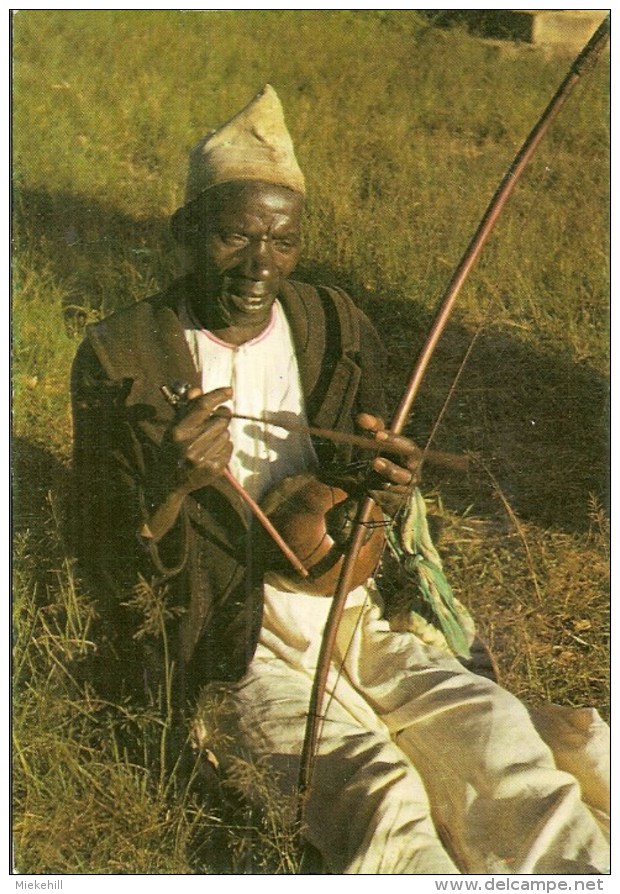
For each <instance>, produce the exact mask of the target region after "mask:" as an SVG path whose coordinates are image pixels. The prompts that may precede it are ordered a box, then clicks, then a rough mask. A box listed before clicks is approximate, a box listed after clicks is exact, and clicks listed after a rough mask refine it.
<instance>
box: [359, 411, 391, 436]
mask: <svg viewBox="0 0 620 894" xmlns="http://www.w3.org/2000/svg"><path fill="white" fill-rule="evenodd" d="M355 421H356V422H357V424H358V425H359V427H360V428H363V429H364V431H370V432H378V431H382V430H383V429H384V428H385V422H384V421H383V419H382V418H381V417H380V416H373V415H371V414H370V413H360V414H359V416H358V417H357V418H356V420H355Z"/></svg>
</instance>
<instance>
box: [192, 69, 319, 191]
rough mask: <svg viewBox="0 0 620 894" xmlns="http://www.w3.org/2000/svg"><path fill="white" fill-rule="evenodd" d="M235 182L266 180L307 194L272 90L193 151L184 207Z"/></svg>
mask: <svg viewBox="0 0 620 894" xmlns="http://www.w3.org/2000/svg"><path fill="white" fill-rule="evenodd" d="M233 180H261V181H264V182H265V183H273V184H276V185H277V186H286V187H288V188H289V189H292V190H295V192H299V193H302V194H304V193H305V181H304V176H303V174H302V172H301V170H300V168H299V165H298V163H297V159H296V158H295V150H294V148H293V141H292V140H291V136H290V134H289V132H288V130H287V128H286V124H285V121H284V112H283V111H282V105H281V103H280V100H279V99H278V95H277V93H276V91H275V90H274V89H273V87H272V86H271V85H270V84H267V85H266V86H265V87H263V89H262V90H261V91H260V93H258V94H257V95H256V96H255V97H254V98H253V99H252V100H251V101H250V102H249V103H248V104H247V106H245V108H243V109H242V110H241V111H240V112H238V113H237V114H236V115H235V116H234V117H233V118H231V119H230V121H227V122H226V124H223V125H222V126H221V127H219V128H218V129H217V130H213V131H211V132H210V133H208V134H207V136H206V137H203V139H202V140H200V142H199V143H198V144H197V145H196V146H194V148H193V149H192V151H191V153H190V158H189V173H188V177H187V187H186V191H185V202H186V204H189V203H190V202H192V201H193V200H194V199H196V198H198V196H199V195H201V194H202V193H203V192H204V191H205V190H207V189H210V188H211V187H212V186H217V185H218V184H220V183H229V182H230V181H233Z"/></svg>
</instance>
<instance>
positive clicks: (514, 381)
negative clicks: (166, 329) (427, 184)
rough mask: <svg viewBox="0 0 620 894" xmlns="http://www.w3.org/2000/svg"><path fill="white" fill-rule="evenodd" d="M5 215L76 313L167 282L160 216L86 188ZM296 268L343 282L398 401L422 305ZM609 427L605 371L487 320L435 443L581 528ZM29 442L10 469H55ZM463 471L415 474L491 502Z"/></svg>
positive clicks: (433, 368) (28, 198) (603, 473)
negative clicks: (372, 327)
mask: <svg viewBox="0 0 620 894" xmlns="http://www.w3.org/2000/svg"><path fill="white" fill-rule="evenodd" d="M16 223H17V227H18V230H19V232H20V234H21V235H22V236H23V237H24V238H23V243H24V246H28V248H29V250H31V251H32V253H33V257H35V256H39V255H40V254H41V253H42V254H43V255H44V256H45V258H46V259H47V261H48V263H49V264H50V265H51V268H52V270H53V273H54V276H55V277H57V279H58V281H59V282H60V283H61V284H63V286H64V285H68V288H67V290H66V293H67V294H71V295H72V296H78V300H79V301H80V302H81V303H82V305H83V306H85V307H86V309H87V310H89V309H93V310H94V311H95V312H96V313H101V314H107V313H109V312H111V311H113V310H114V309H116V308H117V307H120V306H123V305H125V304H128V303H130V302H131V301H132V300H135V298H136V297H142V296H144V295H146V294H150V293H152V292H154V291H156V290H157V288H160V287H163V286H165V285H166V284H167V283H168V282H169V281H170V279H171V278H172V275H173V271H174V255H175V253H174V242H173V240H172V237H171V235H170V232H169V226H168V221H167V220H166V219H165V218H153V217H151V218H145V219H143V220H136V219H134V218H132V217H131V216H130V215H128V214H124V213H121V212H119V211H117V210H114V209H109V208H106V207H104V206H103V205H102V204H101V203H99V202H97V201H96V200H92V199H89V198H87V197H79V196H72V195H68V194H63V193H60V194H51V193H45V192H36V191H27V190H23V191H20V193H19V195H18V198H17V202H16ZM297 276H298V278H299V279H307V280H308V281H310V282H319V283H321V282H322V283H328V284H332V285H340V286H342V287H343V288H344V289H346V290H347V291H349V292H350V293H351V294H352V295H353V296H355V297H356V298H357V299H358V301H359V303H360V305H361V306H362V307H363V309H364V310H365V311H366V312H367V313H368V314H369V316H370V317H371V318H372V319H373V320H374V322H375V324H376V326H377V328H378V330H379V332H380V333H381V335H382V337H383V338H384V341H385V343H386V346H387V349H388V353H389V357H390V363H389V371H388V376H387V381H386V388H387V392H388V405H389V406H393V407H396V405H397V403H398V400H399V397H400V394H401V393H402V391H403V389H404V386H405V384H406V382H407V379H408V376H409V374H410V371H411V368H412V366H413V363H414V361H415V358H416V356H417V353H418V351H419V349H420V347H421V345H422V344H423V341H424V338H425V335H426V332H427V331H428V328H429V326H430V324H431V315H430V314H429V313H428V311H426V310H423V309H421V308H420V307H419V306H416V305H415V304H413V303H411V302H409V301H406V300H403V299H402V297H399V296H397V295H394V294H386V295H384V296H382V297H380V298H379V297H373V296H370V295H368V293H367V291H366V290H365V289H364V288H363V287H362V285H361V283H359V282H357V281H356V280H355V279H353V278H351V277H350V276H347V274H346V272H343V271H335V270H333V269H331V268H330V267H328V266H325V265H323V266H320V265H317V264H313V263H312V262H311V261H310V262H308V263H303V264H302V265H300V268H299V270H298V273H297ZM70 300H73V297H72V298H71V299H70ZM471 337H472V332H471V330H470V329H469V328H467V327H466V326H465V325H463V324H462V323H460V322H459V321H458V318H457V317H455V318H454V320H453V321H452V322H451V323H450V325H449V326H448V328H447V330H446V332H445V334H444V336H443V338H442V340H441V341H440V343H439V346H438V348H437V351H436V354H435V356H434V358H433V360H432V362H431V365H430V367H429V370H428V374H427V378H426V379H425V382H424V385H423V388H422V390H421V392H420V396H419V399H418V401H417V402H416V405H415V409H414V414H413V418H412V422H411V424H410V426H409V428H408V433H410V434H411V435H412V436H413V437H415V439H416V440H417V441H418V443H420V444H424V443H425V441H426V438H427V436H428V433H429V431H430V429H431V427H432V424H433V421H434V420H435V418H436V417H437V414H438V413H439V410H440V408H441V406H442V404H443V401H444V399H445V396H446V394H447V392H448V389H449V387H450V384H451V382H452V380H453V378H454V376H455V374H456V371H457V369H458V367H459V364H460V362H461V359H462V357H463V356H464V353H465V351H466V349H467V346H468V344H469V342H470V340H471ZM609 424H610V420H609V395H608V382H607V380H606V379H605V378H604V377H602V376H601V375H600V374H598V373H597V372H595V371H594V370H592V369H591V368H589V367H588V366H587V364H585V363H583V364H577V363H575V362H574V360H573V359H572V358H570V357H569V356H568V353H567V354H566V355H561V354H560V353H553V354H552V353H544V352H542V351H539V350H535V349H534V348H533V347H532V346H531V345H528V344H526V343H525V342H524V341H522V340H520V339H519V338H518V337H517V336H516V335H512V334H511V333H509V332H507V331H506V330H505V329H504V330H502V331H500V330H499V329H493V328H491V327H489V328H488V329H487V330H486V331H485V332H484V333H483V334H482V335H481V336H480V337H479V339H478V341H477V344H476V346H475V349H474V351H473V354H472V356H471V357H470V359H469V362H468V365H467V368H466V370H465V371H464V373H463V375H462V378H461V381H460V383H459V385H458V388H457V390H456V393H455V395H454V398H453V399H452V401H451V403H450V405H449V409H448V411H447V413H446V415H445V417H444V420H443V422H442V424H441V427H440V429H439V431H438V434H437V436H436V438H435V441H434V445H435V446H436V447H437V448H441V449H446V450H454V451H472V452H475V453H476V454H479V455H480V456H481V457H482V459H483V461H484V466H485V467H486V468H487V469H489V470H491V471H492V474H493V475H494V476H495V477H496V480H497V482H498V483H499V486H500V488H501V490H502V492H503V493H504V495H505V497H506V498H507V499H508V500H509V502H510V504H511V506H512V508H513V509H514V510H515V511H516V512H517V513H518V514H519V515H520V516H521V517H523V518H526V519H529V520H531V521H535V522H538V523H540V524H541V525H543V526H545V527H547V526H549V527H557V528H560V529H564V530H567V531H583V530H585V529H587V527H588V509H589V500H590V499H591V497H592V496H594V498H595V499H596V500H597V501H598V502H599V503H600V504H602V505H603V506H604V507H607V506H608V496H609V480H608V479H609ZM33 451H34V453H36V450H35V448H32V450H31V452H30V453H28V446H27V444H26V445H24V444H16V445H15V461H16V467H17V466H19V464H20V463H22V465H24V464H25V465H28V463H29V462H35V464H36V465H37V467H38V468H39V470H40V471H41V470H43V471H45V468H46V462H47V463H48V465H49V464H50V463H51V464H52V465H53V460H52V458H51V457H48V458H47V459H45V458H44V457H43V456H42V455H39V456H38V458H36V457H35V456H34V453H33ZM475 468H476V469H478V471H474V473H473V474H471V475H470V476H469V477H468V479H467V480H457V479H456V478H455V477H454V476H451V477H448V478H444V479H441V480H439V479H433V478H431V477H430V474H429V472H428V470H427V474H426V483H427V485H428V486H434V485H435V484H440V485H441V491H442V494H443V496H444V501H445V503H446V505H448V506H449V507H450V508H454V509H456V510H457V511H463V510H464V509H465V508H467V507H472V510H473V511H474V512H476V513H477V514H486V513H488V512H492V511H497V499H496V496H494V490H493V488H492V487H491V479H490V477H489V474H488V472H486V471H480V469H481V467H480V466H475ZM48 471H49V470H48ZM44 477H45V475H43V478H44ZM52 477H53V476H52ZM26 479H29V480H25V481H24V482H23V484H22V486H20V488H19V489H18V493H17V515H18V517H22V516H24V514H26V515H27V514H28V513H29V512H30V509H29V508H28V506H29V505H30V502H31V500H30V497H29V496H28V490H29V489H30V488H32V487H33V486H34V488H35V489H37V488H38V489H39V490H40V489H41V488H44V485H42V484H41V483H40V482H41V480H42V477H41V475H39V474H37V475H33V476H26ZM39 496H40V494H39Z"/></svg>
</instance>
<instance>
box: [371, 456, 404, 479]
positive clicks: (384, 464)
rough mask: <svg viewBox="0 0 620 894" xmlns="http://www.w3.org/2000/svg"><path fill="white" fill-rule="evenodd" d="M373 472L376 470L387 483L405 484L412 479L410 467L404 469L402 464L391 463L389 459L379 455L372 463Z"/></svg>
mask: <svg viewBox="0 0 620 894" xmlns="http://www.w3.org/2000/svg"><path fill="white" fill-rule="evenodd" d="M372 467H373V469H374V470H375V472H378V473H379V475H381V477H382V478H384V479H385V481H386V483H388V484H400V485H404V486H407V485H409V484H411V483H412V482H413V480H414V474H413V472H412V471H411V469H405V468H403V467H402V466H398V465H396V463H391V462H390V461H389V460H387V459H385V458H384V457H382V456H380V457H378V459H376V460H375V461H374V462H373V464H372Z"/></svg>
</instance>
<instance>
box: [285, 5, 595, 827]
mask: <svg viewBox="0 0 620 894" xmlns="http://www.w3.org/2000/svg"><path fill="white" fill-rule="evenodd" d="M609 29H610V16H607V18H606V19H605V21H604V22H603V23H602V24H601V25H600V27H599V28H598V29H597V31H596V32H595V33H594V35H593V36H592V38H591V39H590V40H589V41H588V43H587V44H586V46H585V47H584V49H583V50H582V51H581V53H579V55H578V56H577V58H576V59H575V61H574V62H573V64H572V65H571V67H570V69H569V71H568V74H567V75H566V77H565V78H564V80H563V81H562V83H561V84H560V86H559V87H558V89H557V91H556V93H555V94H554V96H553V98H552V99H551V101H550V102H549V104H548V106H547V108H546V109H545V111H544V112H543V113H542V115H541V116H540V118H539V119H538V122H537V123H536V125H535V126H534V128H533V130H532V131H531V133H530V134H529V136H528V137H527V138H526V140H525V141H524V143H523V145H522V146H521V148H520V149H519V151H518V153H517V155H516V156H515V158H514V160H513V162H512V164H511V165H510V167H509V168H508V171H507V172H506V174H505V175H504V177H503V179H502V181H501V182H500V185H499V186H498V188H497V190H496V191H495V193H494V195H493V197H492V199H491V202H490V203H489V206H488V208H487V210H486V212H485V214H484V216H483V218H482V220H481V222H480V224H479V226H478V229H477V230H476V233H475V234H474V236H473V238H472V239H471V241H470V243H469V245H468V247H467V249H466V251H465V253H464V255H463V257H462V259H461V261H460V263H459V264H458V266H457V268H456V270H455V272H454V274H453V275H452V278H451V280H450V282H449V284H448V286H447V289H446V291H445V292H444V295H443V297H442V299H441V302H440V305H439V310H438V313H437V315H436V317H435V321H434V323H433V325H432V327H431V329H430V332H429V334H428V336H427V339H426V342H425V344H424V346H423V347H422V350H421V351H420V354H419V356H418V358H417V360H416V363H415V365H414V367H413V371H412V373H411V376H410V379H409V382H408V385H407V387H406V390H405V392H404V394H403V397H402V399H401V401H400V404H399V406H398V408H397V410H396V412H395V414H394V418H393V419H392V423H391V426H390V429H389V431H390V432H391V433H392V434H396V435H398V434H400V433H401V432H402V430H403V428H404V426H405V424H406V422H407V420H408V418H409V415H410V413H411V409H412V407H413V403H414V400H415V398H416V396H417V394H418V391H419V388H420V385H421V383H422V380H423V378H424V375H425V372H426V369H427V367H428V364H429V361H430V359H431V356H432V354H433V351H434V350H435V347H436V346H437V343H438V342H439V339H440V338H441V335H442V333H443V331H444V329H445V327H446V325H447V322H448V320H449V318H450V315H451V313H452V310H453V307H454V304H455V302H456V299H457V296H458V294H459V292H460V290H461V288H462V286H463V284H464V282H465V280H466V279H467V276H468V275H469V273H470V272H471V270H472V268H473V266H474V264H475V263H476V261H477V260H478V257H479V256H480V253H481V251H482V249H483V247H484V245H485V243H486V241H487V239H488V237H489V235H490V233H491V231H492V229H493V227H494V226H495V224H496V222H497V220H498V218H499V216H500V214H501V212H502V210H503V208H504V206H505V204H506V202H507V200H508V198H509V197H510V195H511V194H512V192H513V190H514V188H515V186H516V185H517V182H518V181H519V179H520V177H521V175H522V173H523V171H524V169H525V168H526V166H527V164H528V163H529V161H530V159H531V158H532V156H533V155H534V153H535V151H536V149H537V148H538V145H539V143H540V142H541V140H542V139H543V137H544V136H545V134H546V133H547V131H548V129H549V127H550V126H551V124H552V122H553V120H554V119H555V118H556V116H557V115H558V113H559V112H560V110H561V108H562V107H563V105H564V103H565V101H566V99H567V98H568V96H569V95H570V93H571V92H572V90H573V89H574V87H575V86H576V84H577V83H578V81H579V80H580V78H581V76H582V74H583V73H584V72H585V71H586V70H589V69H590V68H591V67H593V65H594V64H595V62H596V59H597V58H598V56H599V55H600V53H601V51H602V49H603V47H604V46H605V44H606V42H607V38H608V35H609ZM373 505H374V501H373V499H372V498H371V497H367V498H366V500H365V501H364V502H363V504H362V505H361V507H360V510H359V513H358V516H357V519H356V524H355V527H354V531H353V534H352V538H351V541H350V545H349V549H348V553H347V555H346V557H345V560H344V563H343V566H342V570H341V573H340V577H339V580H338V585H337V588H336V592H335V594H334V597H333V601H332V605H331V609H330V612H329V616H328V619H327V623H326V626H325V631H324V634H323V640H322V643H321V650H320V654H319V659H318V665H317V670H316V674H315V678H314V683H313V689H312V695H311V700H310V706H309V709H308V717H307V723H306V731H305V738H304V743H303V749H302V754H301V764H300V772H299V783H298V797H299V802H298V822H299V828H300V829H301V823H302V820H303V807H304V800H305V796H306V794H307V792H308V790H309V786H310V783H311V779H312V772H313V768H314V764H315V760H316V752H317V746H318V740H319V724H320V722H321V720H322V719H323V718H322V711H323V701H324V697H325V690H326V686H327V678H328V674H329V668H330V664H331V660H332V655H333V651H334V647H335V642H336V635H337V631H338V626H339V624H340V619H341V617H342V613H343V611H344V607H345V603H346V599H347V595H348V593H349V591H350V589H351V580H352V574H353V570H354V567H355V562H356V559H357V556H358V553H359V551H360V548H361V546H362V543H363V540H364V536H365V525H367V524H368V522H369V520H370V518H371V513H372V508H373Z"/></svg>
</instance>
